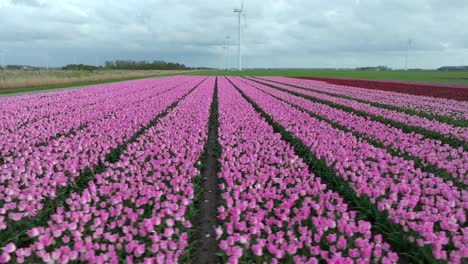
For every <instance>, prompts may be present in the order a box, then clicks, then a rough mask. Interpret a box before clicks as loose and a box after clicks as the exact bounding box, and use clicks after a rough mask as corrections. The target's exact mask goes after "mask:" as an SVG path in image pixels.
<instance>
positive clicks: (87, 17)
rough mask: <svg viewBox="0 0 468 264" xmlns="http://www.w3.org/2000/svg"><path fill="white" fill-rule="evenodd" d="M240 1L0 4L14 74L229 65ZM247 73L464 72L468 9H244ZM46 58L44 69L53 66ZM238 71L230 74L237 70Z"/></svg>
mask: <svg viewBox="0 0 468 264" xmlns="http://www.w3.org/2000/svg"><path fill="white" fill-rule="evenodd" d="M239 5H240V0H235V1H228V0H203V1H202V0H132V1H123V0H122V1H117V0H0V52H1V50H5V60H6V62H7V63H8V64H32V65H45V63H46V61H47V60H49V62H50V64H51V65H54V66H59V65H63V64H67V63H86V64H95V62H96V61H98V63H99V64H102V63H103V62H104V61H105V60H112V59H138V60H153V59H163V60H167V61H175V62H181V63H184V64H187V65H189V66H208V67H219V66H221V65H223V49H222V45H223V43H224V36H225V35H226V34H229V35H231V36H232V41H231V44H232V45H233V46H232V47H231V55H232V56H231V61H233V62H235V61H236V60H235V56H236V54H237V53H236V52H237V49H236V47H235V45H236V44H237V18H236V15H235V14H234V13H233V8H236V7H238V6H239ZM245 8H246V17H247V19H246V21H245V22H243V26H242V27H243V36H244V42H243V44H244V45H243V49H244V66H245V67H272V68H278V67H280V68H281V67H285V68H286V67H289V68H291V67H293V68H300V67H356V66H368V65H388V66H391V67H394V68H403V67H404V64H405V52H406V46H407V42H408V39H410V38H411V39H412V48H411V51H410V59H409V67H420V68H434V67H439V66H442V65H460V64H462V63H464V64H468V30H466V28H468V0H333V1H324V0H245ZM47 58H48V59H47ZM233 65H234V64H233Z"/></svg>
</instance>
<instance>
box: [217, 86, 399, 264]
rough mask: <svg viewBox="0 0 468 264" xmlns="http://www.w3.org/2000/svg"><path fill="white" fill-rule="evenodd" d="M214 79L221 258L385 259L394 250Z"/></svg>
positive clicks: (234, 260)
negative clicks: (218, 164)
mask: <svg viewBox="0 0 468 264" xmlns="http://www.w3.org/2000/svg"><path fill="white" fill-rule="evenodd" d="M218 87H219V116H220V120H219V123H220V127H219V142H220V145H221V147H222V154H221V157H220V163H221V170H220V172H219V177H220V179H221V181H222V182H221V183H220V189H221V192H222V194H221V197H222V201H223V205H222V206H220V207H219V208H218V212H219V214H218V218H219V219H220V220H221V222H222V224H221V226H219V227H218V228H217V229H216V233H217V236H218V237H217V238H218V240H219V246H220V248H221V249H222V251H223V252H224V254H225V256H226V261H227V263H239V262H242V263H252V262H256V263H265V262H267V263H292V262H294V263H318V262H319V261H320V260H326V261H327V262H333V263H350V262H357V263H368V262H380V261H381V262H382V263H392V262H396V261H397V260H398V256H397V255H396V254H395V253H393V252H391V251H390V250H389V245H388V244H386V243H383V242H382V237H381V236H380V235H373V234H372V233H371V225H370V223H369V222H366V221H362V220H357V219H356V213H355V212H353V211H350V210H349V209H348V206H347V204H345V203H344V202H343V199H342V198H340V197H339V195H338V194H337V193H334V192H332V191H329V190H328V191H327V190H326V185H325V184H323V183H321V180H320V178H317V177H315V175H313V174H311V173H310V172H309V171H308V167H307V165H306V164H305V163H304V162H303V160H302V159H301V158H299V157H298V156H296V155H295V154H294V150H293V148H292V147H291V145H289V144H288V143H286V142H285V141H283V140H281V136H280V135H279V134H276V133H274V131H273V128H272V127H271V126H270V125H269V124H268V123H267V122H266V121H265V120H264V119H263V118H261V117H260V114H259V113H257V112H255V110H254V108H253V107H252V106H250V105H249V103H248V102H247V101H246V100H245V99H243V97H242V96H241V94H240V93H239V92H237V91H236V90H235V89H234V87H233V86H232V85H231V84H230V83H229V82H228V80H227V79H225V78H220V79H219V81H218Z"/></svg>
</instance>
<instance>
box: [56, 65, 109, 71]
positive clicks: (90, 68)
mask: <svg viewBox="0 0 468 264" xmlns="http://www.w3.org/2000/svg"><path fill="white" fill-rule="evenodd" d="M99 68H100V67H96V66H91V65H85V64H68V65H66V66H64V67H62V70H66V71H95V70H98V69H99Z"/></svg>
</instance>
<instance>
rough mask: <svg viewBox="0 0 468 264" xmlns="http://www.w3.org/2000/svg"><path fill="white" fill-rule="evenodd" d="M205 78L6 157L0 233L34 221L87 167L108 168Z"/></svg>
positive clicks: (2, 173)
mask: <svg viewBox="0 0 468 264" xmlns="http://www.w3.org/2000/svg"><path fill="white" fill-rule="evenodd" d="M201 80H202V78H192V80H191V81H190V82H187V83H186V84H184V85H182V86H180V87H178V88H177V89H175V90H171V91H169V92H166V93H163V94H160V95H159V96H158V98H156V99H155V98H151V97H148V98H147V99H145V100H143V101H141V102H138V103H135V104H133V105H129V106H127V107H126V108H123V109H120V110H118V111H115V112H114V113H112V114H110V115H108V116H106V117H105V118H103V119H100V120H99V121H96V122H92V123H90V124H89V125H88V126H87V127H86V128H84V129H82V130H79V131H76V133H73V134H70V135H64V136H61V137H58V138H56V139H53V140H51V141H49V142H48V143H47V145H42V146H30V149H29V150H28V151H25V152H24V153H21V155H18V156H13V157H11V158H8V159H7V160H6V162H5V164H3V165H0V168H1V170H0V230H3V229H7V228H8V226H9V225H10V224H11V223H12V222H17V221H19V220H21V219H23V218H29V217H34V216H35V215H36V214H37V212H38V211H40V210H41V209H43V206H44V200H45V199H52V200H53V199H54V198H55V197H56V196H57V192H58V191H59V190H61V189H63V188H66V187H67V186H68V185H69V184H73V182H74V180H75V179H76V178H77V177H78V176H79V175H80V174H81V173H83V171H85V170H86V169H91V171H93V170H94V168H95V167H96V166H100V167H102V166H107V165H108V162H107V161H109V160H112V159H114V158H115V157H113V155H114V153H118V151H117V152H116V150H118V149H119V147H120V146H122V145H124V144H125V143H126V142H127V140H129V139H131V137H132V136H133V135H134V134H135V133H136V132H137V131H138V130H139V129H140V128H141V127H142V126H145V125H147V124H149V123H150V122H151V121H152V120H153V118H154V117H155V116H156V115H158V114H159V113H162V112H164V111H165V110H166V108H168V107H169V106H170V105H171V103H173V102H175V101H176V100H178V99H180V98H182V97H183V96H184V95H186V94H187V93H188V92H189V91H191V90H192V89H193V87H194V86H195V85H197V83H199V82H200V81H201ZM64 122H66V120H64ZM7 231H11V232H14V230H7ZM1 235H2V233H1V232H0V236H1ZM2 238H3V239H4V237H2ZM2 242H5V241H2Z"/></svg>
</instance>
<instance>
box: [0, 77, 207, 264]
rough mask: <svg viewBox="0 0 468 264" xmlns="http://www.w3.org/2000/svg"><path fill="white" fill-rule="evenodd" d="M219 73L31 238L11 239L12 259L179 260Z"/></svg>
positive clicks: (8, 255)
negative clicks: (21, 242) (24, 242)
mask: <svg viewBox="0 0 468 264" xmlns="http://www.w3.org/2000/svg"><path fill="white" fill-rule="evenodd" d="M213 87H214V78H213V77H212V78H209V79H208V80H206V81H205V82H203V83H202V84H201V85H200V86H198V88H197V89H195V90H194V91H193V92H192V93H191V94H189V95H188V96H187V97H185V98H184V99H183V100H181V101H180V102H179V103H178V105H177V106H176V107H175V108H174V109H173V110H171V111H170V112H169V113H168V114H167V115H166V116H164V117H162V118H161V119H159V120H158V121H157V123H156V124H155V126H153V127H151V128H149V129H148V130H147V131H146V132H145V133H144V134H142V135H141V136H140V137H139V138H138V140H137V141H136V142H134V143H131V144H129V145H128V147H127V149H126V150H125V151H124V152H123V153H122V154H121V156H120V159H119V161H118V162H116V163H115V164H112V165H110V168H109V169H107V170H106V171H105V172H103V173H100V174H97V175H96V176H95V179H94V180H93V181H91V182H90V184H89V187H88V188H87V189H85V190H83V192H80V193H73V194H71V196H70V198H69V199H67V200H66V204H65V206H63V207H60V208H57V210H56V212H55V213H54V214H52V215H51V217H50V220H49V221H48V222H47V223H46V225H44V226H36V227H32V228H30V229H29V230H28V235H29V236H30V237H31V238H33V242H32V243H31V244H30V245H25V246H22V245H15V244H14V243H11V244H8V245H7V246H5V247H4V248H3V255H2V258H1V259H0V260H3V261H4V262H7V261H12V262H13V261H14V262H18V263H23V262H28V263H30V262H46V263H57V262H59V263H68V262H88V263H123V262H125V263H136V262H138V263H142V262H144V263H176V262H177V261H178V260H179V259H180V257H181V256H182V255H183V254H184V250H185V249H186V247H187V245H188V230H189V229H190V228H191V226H192V224H191V222H190V221H189V220H188V218H187V213H188V211H189V207H192V206H193V203H192V199H193V196H194V186H193V183H192V181H193V180H194V178H195V177H198V175H199V171H198V170H197V169H196V168H195V163H196V162H197V159H198V158H199V156H200V153H201V152H202V150H203V145H204V142H205V139H206V135H207V129H208V117H209V114H210V113H209V106H210V102H211V100H209V99H208V98H212V96H213V91H214V89H213Z"/></svg>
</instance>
